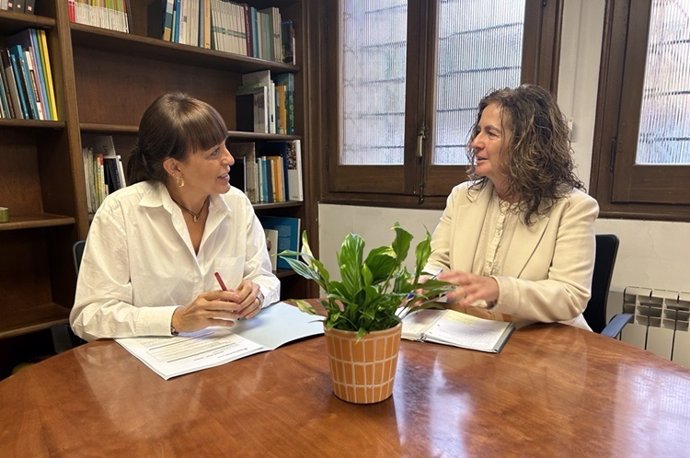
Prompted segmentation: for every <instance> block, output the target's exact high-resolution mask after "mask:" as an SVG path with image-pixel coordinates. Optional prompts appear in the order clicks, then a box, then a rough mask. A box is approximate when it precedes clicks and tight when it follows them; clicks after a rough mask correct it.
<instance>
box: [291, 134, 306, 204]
mask: <svg viewBox="0 0 690 458" xmlns="http://www.w3.org/2000/svg"><path fill="white" fill-rule="evenodd" d="M287 143H288V155H287V179H288V186H287V188H288V193H289V195H288V200H297V201H302V200H304V191H303V190H302V145H301V142H300V140H292V141H290V142H287Z"/></svg>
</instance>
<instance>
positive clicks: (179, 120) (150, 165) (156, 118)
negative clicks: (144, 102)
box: [127, 92, 227, 184]
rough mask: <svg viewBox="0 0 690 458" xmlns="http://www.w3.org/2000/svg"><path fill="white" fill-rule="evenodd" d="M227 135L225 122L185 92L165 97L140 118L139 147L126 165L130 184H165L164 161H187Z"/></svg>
mask: <svg viewBox="0 0 690 458" xmlns="http://www.w3.org/2000/svg"><path fill="white" fill-rule="evenodd" d="M226 136H227V127H226V126H225V121H223V118H222V117H221V116H220V114H219V113H218V111H216V109H215V108H213V107H212V106H211V105H209V104H208V103H206V102H202V101H201V100H198V99H195V98H193V97H190V96H188V95H187V94H184V93H182V92H171V93H168V94H164V95H162V96H160V97H158V98H157V99H156V100H155V101H154V102H153V103H152V104H151V105H150V106H149V107H148V108H147V109H146V111H145V112H144V115H143V116H142V117H141V122H140V124H139V135H138V139H137V144H136V146H135V147H134V149H133V150H132V153H131V155H130V158H129V162H128V163H127V178H128V181H129V182H130V183H131V184H134V183H138V182H140V181H146V180H155V181H160V182H163V183H164V182H165V181H166V179H167V173H166V171H165V169H164V168H163V161H165V159H167V158H169V157H172V158H175V159H178V160H184V159H185V158H186V157H187V155H188V154H191V153H192V152H195V151H201V150H206V149H209V148H211V147H213V146H214V145H217V144H219V143H220V142H222V141H223V140H224V139H225V138H226Z"/></svg>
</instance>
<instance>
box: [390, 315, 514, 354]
mask: <svg viewBox="0 0 690 458" xmlns="http://www.w3.org/2000/svg"><path fill="white" fill-rule="evenodd" d="M514 329H515V326H514V325H513V323H510V322H505V321H495V320H487V319H484V318H479V317H476V316H473V315H468V314H466V313H460V312H457V311H455V310H450V309H447V310H433V309H428V310H420V311H418V312H415V313H411V314H409V315H407V316H406V317H405V319H403V328H402V338H403V339H408V340H419V341H425V342H434V343H439V344H443V345H452V346H455V347H461V348H467V349H470V350H478V351H485V352H490V353H498V352H499V351H501V348H503V345H504V344H505V342H506V341H507V340H508V337H510V334H511V333H512V332H513V330H514Z"/></svg>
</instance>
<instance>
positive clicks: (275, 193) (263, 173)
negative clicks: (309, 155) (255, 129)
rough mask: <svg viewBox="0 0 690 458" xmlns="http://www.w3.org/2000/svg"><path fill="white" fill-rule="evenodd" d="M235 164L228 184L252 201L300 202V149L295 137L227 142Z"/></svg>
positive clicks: (301, 188)
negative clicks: (293, 138) (242, 192)
mask: <svg viewBox="0 0 690 458" xmlns="http://www.w3.org/2000/svg"><path fill="white" fill-rule="evenodd" d="M228 149H229V150H230V154H232V155H233V157H234V158H235V165H233V166H232V168H231V169H230V184H231V185H233V186H234V187H236V188H238V189H241V190H242V191H244V193H245V194H246V195H247V197H248V198H249V200H250V201H251V202H252V203H255V204H258V203H277V202H287V201H302V200H303V199H304V195H303V185H302V150H301V143H300V141H299V140H290V141H266V142H239V143H230V144H228Z"/></svg>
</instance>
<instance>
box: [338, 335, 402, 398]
mask: <svg viewBox="0 0 690 458" xmlns="http://www.w3.org/2000/svg"><path fill="white" fill-rule="evenodd" d="M401 331H402V325H401V324H398V325H397V326H395V327H393V328H390V329H385V330H383V331H373V332H370V333H369V334H367V335H366V336H364V337H362V338H361V339H360V340H359V342H357V338H356V337H357V333H356V332H353V331H341V330H339V329H330V330H328V329H327V330H325V335H326V345H327V348H328V359H329V363H330V367H331V378H332V380H333V393H334V394H335V395H336V396H337V397H339V398H340V399H342V400H343V401H348V402H353V403H356V404H372V403H374V402H380V401H383V400H385V399H388V398H389V397H390V396H391V394H393V381H394V379H395V370H396V368H397V365H398V350H400V334H401Z"/></svg>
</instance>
